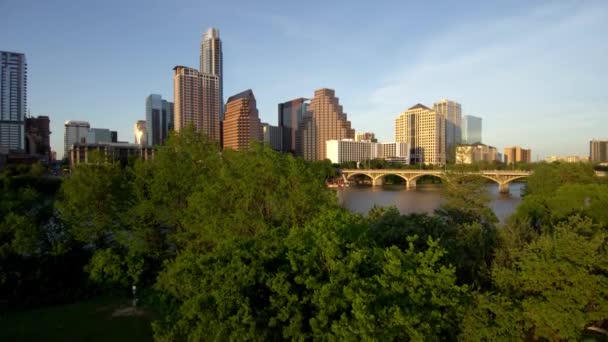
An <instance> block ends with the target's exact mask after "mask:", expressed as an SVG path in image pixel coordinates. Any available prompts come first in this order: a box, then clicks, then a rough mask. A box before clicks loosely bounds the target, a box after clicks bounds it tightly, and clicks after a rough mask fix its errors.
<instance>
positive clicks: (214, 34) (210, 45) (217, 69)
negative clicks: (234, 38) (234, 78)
mask: <svg viewBox="0 0 608 342" xmlns="http://www.w3.org/2000/svg"><path fill="white" fill-rule="evenodd" d="M200 58H201V67H200V72H201V73H202V74H207V75H215V76H217V78H218V83H219V92H218V94H217V95H216V97H217V101H218V102H219V115H218V116H219V119H220V121H221V120H223V119H224V78H223V76H222V75H223V74H224V69H223V68H224V66H223V65H224V62H223V55H222V40H221V39H220V30H218V29H216V28H214V27H212V28H210V29H208V30H207V32H205V33H204V34H203V40H202V42H201V57H200Z"/></svg>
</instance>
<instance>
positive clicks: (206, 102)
mask: <svg viewBox="0 0 608 342" xmlns="http://www.w3.org/2000/svg"><path fill="white" fill-rule="evenodd" d="M173 70H175V74H174V77H173V86H174V87H173V89H174V93H175V94H174V96H175V130H176V131H180V130H181V129H184V128H185V127H186V126H192V127H194V129H195V130H196V131H198V132H203V133H205V134H206V135H207V136H208V137H209V138H211V139H213V140H215V141H219V139H220V124H219V108H220V107H219V103H218V102H217V93H218V87H219V80H218V76H216V75H211V74H201V73H200V72H199V71H198V70H196V69H193V68H188V67H185V66H176V67H175V68H174V69H173Z"/></svg>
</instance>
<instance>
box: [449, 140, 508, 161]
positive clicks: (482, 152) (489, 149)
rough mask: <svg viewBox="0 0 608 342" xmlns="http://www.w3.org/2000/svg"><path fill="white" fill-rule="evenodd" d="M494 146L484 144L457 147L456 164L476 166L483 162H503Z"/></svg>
mask: <svg viewBox="0 0 608 342" xmlns="http://www.w3.org/2000/svg"><path fill="white" fill-rule="evenodd" d="M501 158H502V157H501V156H499V153H498V150H497V149H496V147H494V146H488V145H484V144H471V145H458V146H457V147H456V164H474V163H477V162H481V161H486V162H493V161H502V160H500V159H501Z"/></svg>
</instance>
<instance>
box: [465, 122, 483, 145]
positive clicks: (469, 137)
mask: <svg viewBox="0 0 608 342" xmlns="http://www.w3.org/2000/svg"><path fill="white" fill-rule="evenodd" d="M480 142H481V118H479V117H476V116H473V115H465V116H463V117H462V143H463V144H477V143H480Z"/></svg>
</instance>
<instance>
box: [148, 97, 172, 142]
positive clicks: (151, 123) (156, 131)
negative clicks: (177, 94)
mask: <svg viewBox="0 0 608 342" xmlns="http://www.w3.org/2000/svg"><path fill="white" fill-rule="evenodd" d="M173 116H174V114H173V102H168V101H167V100H163V98H162V96H160V95H157V94H151V95H149V96H148V97H146V121H145V123H146V129H145V134H146V139H145V140H146V144H147V145H148V146H155V145H162V144H163V143H164V142H165V140H167V137H168V136H169V132H170V131H171V130H172V129H173V126H174V123H173Z"/></svg>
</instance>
